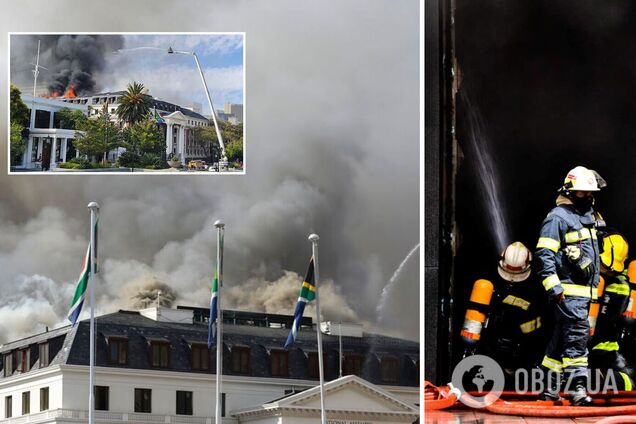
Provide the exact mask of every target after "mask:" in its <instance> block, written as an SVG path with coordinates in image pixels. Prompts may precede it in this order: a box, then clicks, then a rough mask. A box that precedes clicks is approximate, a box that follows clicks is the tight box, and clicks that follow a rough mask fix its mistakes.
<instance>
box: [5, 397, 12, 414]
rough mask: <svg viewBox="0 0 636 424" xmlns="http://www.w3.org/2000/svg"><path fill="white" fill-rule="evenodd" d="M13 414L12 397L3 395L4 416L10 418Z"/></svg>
mask: <svg viewBox="0 0 636 424" xmlns="http://www.w3.org/2000/svg"><path fill="white" fill-rule="evenodd" d="M12 416H13V398H12V397H11V396H5V397H4V417H5V418H11V417H12Z"/></svg>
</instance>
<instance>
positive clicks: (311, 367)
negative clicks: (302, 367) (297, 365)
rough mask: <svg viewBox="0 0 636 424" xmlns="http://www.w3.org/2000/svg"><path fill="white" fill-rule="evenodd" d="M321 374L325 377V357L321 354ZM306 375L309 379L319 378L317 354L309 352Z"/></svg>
mask: <svg viewBox="0 0 636 424" xmlns="http://www.w3.org/2000/svg"><path fill="white" fill-rule="evenodd" d="M322 368H323V369H322V372H323V375H327V355H326V354H324V353H323V354H322ZM307 374H308V375H309V378H314V379H318V378H320V368H319V364H318V352H309V354H308V355H307Z"/></svg>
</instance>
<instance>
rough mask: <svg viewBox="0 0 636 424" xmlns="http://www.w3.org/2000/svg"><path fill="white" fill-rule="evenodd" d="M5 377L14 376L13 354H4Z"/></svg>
mask: <svg viewBox="0 0 636 424" xmlns="http://www.w3.org/2000/svg"><path fill="white" fill-rule="evenodd" d="M3 359H4V376H5V377H10V376H11V374H13V353H12V352H9V353H5V354H4V358H3Z"/></svg>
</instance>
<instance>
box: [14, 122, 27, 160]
mask: <svg viewBox="0 0 636 424" xmlns="http://www.w3.org/2000/svg"><path fill="white" fill-rule="evenodd" d="M22 131H24V127H23V126H22V125H20V124H18V123H17V122H11V161H12V163H14V161H15V160H16V159H17V157H18V156H20V155H21V154H22V153H23V152H24V149H25V147H26V146H25V143H24V140H23V138H22Z"/></svg>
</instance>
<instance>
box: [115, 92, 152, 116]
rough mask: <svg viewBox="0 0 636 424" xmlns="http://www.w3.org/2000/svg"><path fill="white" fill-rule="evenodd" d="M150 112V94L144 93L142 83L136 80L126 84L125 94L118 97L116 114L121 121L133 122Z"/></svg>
mask: <svg viewBox="0 0 636 424" xmlns="http://www.w3.org/2000/svg"><path fill="white" fill-rule="evenodd" d="M149 112H150V96H148V95H147V94H146V93H144V85H143V84H140V83H138V82H133V83H132V84H128V88H127V90H126V94H124V95H123V96H121V98H120V99H119V106H118V107H117V115H118V116H119V118H120V119H122V120H123V121H125V122H127V123H129V124H134V123H135V122H139V121H141V120H142V119H144V117H145V116H146V115H148V113H149Z"/></svg>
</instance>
